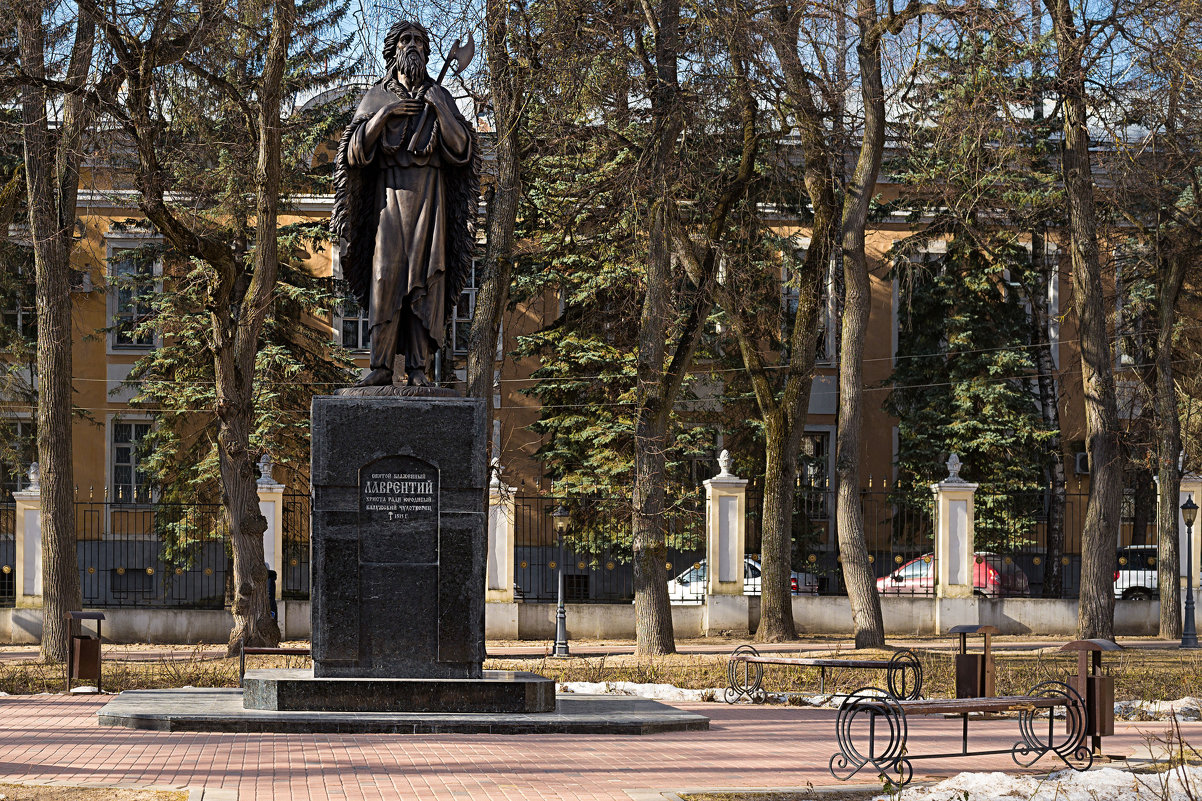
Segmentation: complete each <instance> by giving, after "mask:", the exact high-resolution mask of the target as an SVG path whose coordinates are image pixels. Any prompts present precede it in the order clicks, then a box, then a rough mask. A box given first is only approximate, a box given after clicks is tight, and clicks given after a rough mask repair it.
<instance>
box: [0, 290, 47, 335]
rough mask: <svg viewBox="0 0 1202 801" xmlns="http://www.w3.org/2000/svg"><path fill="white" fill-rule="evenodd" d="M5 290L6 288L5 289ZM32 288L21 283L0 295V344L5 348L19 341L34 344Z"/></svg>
mask: <svg viewBox="0 0 1202 801" xmlns="http://www.w3.org/2000/svg"><path fill="white" fill-rule="evenodd" d="M6 289H7V288H6ZM34 309H35V306H34V302H33V286H32V285H30V284H29V283H27V282H22V283H20V284H18V285H16V286H13V287H11V291H5V292H4V293H3V295H0V326H2V327H3V328H2V330H0V344H3V345H4V346H5V347H6V348H7V347H8V346H9V345H10V344H15V343H16V342H17V341H19V340H24V341H25V342H30V343H32V342H36V341H37V338H38V326H37V314H36V313H35V311H34Z"/></svg>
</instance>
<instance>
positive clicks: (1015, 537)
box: [884, 235, 1051, 550]
mask: <svg viewBox="0 0 1202 801" xmlns="http://www.w3.org/2000/svg"><path fill="white" fill-rule="evenodd" d="M1012 255H1014V256H1017V257H1018V258H1016V259H1013V260H1002V259H998V258H996V257H995V256H993V255H986V254H985V253H983V252H982V251H981V250H978V249H977V248H975V247H974V245H973V242H972V240H971V239H970V238H969V237H967V236H964V235H962V236H959V237H956V238H954V239H952V240H951V241H950V242H948V247H947V254H946V255H945V256H943V257H941V258H939V257H936V258H932V257H930V256H927V257H926V258H925V259H921V260H919V261H911V260H910V259H908V258H903V259H902V260H901V267H899V268H898V270H897V272H898V275H899V277H900V278H901V279H902V280H903V283H904V285H905V286H906V290H905V292H904V294H903V297H904V306H903V309H902V311H901V313H900V331H899V334H898V349H897V366H896V368H895V369H894V371H893V375H892V378H891V381H892V386H893V388H892V390H891V391H890V393H889V396H888V398H887V399H886V401H885V405H884V408H885V410H886V411H888V412H889V413H890V414H892V415H894V416H895V417H897V418H898V467H899V470H898V482H897V488H896V492H897V493H898V495H899V497H901V498H902V499H904V502H905V503H907V504H908V505H911V506H913V507H915V508H916V509H920V510H926V509H928V508H929V499H930V485H931V484H932V483H934V482H937V481H939V480H940V479H942V478H943V475H944V474H943V472H942V466H941V465H942V462H943V460H944V458H945V457H946V454H949V453H956V454H958V455H959V456H960V458H961V459H962V460H963V461H964V464H965V468H964V475H965V477H966V478H969V479H970V480H973V481H977V482H980V484H981V486H982V488H983V489H985V490H986V491H984V492H981V493H979V494H978V500H977V504H976V524H975V526H976V528H975V530H976V543H977V548H978V549H979V550H1002V549H1004V548H1006V547H1007V546H1014V545H1023V544H1028V545H1029V544H1032V543H1033V542H1034V535H1035V517H1034V512H1035V511H1036V510H1035V509H1024V510H1022V511H1024V512H1025V514H1020V515H1014V514H1012V511H1013V507H1012V506H1011V505H1010V503H1008V501H1010V500H1011V499H1013V498H1014V497H1016V496H1017V497H1019V498H1022V497H1024V496H1026V497H1031V496H1032V495H1033V494H1036V493H1038V492H1039V490H1040V489H1041V488H1042V471H1041V469H1040V465H1039V462H1038V460H1037V459H1033V458H1032V454H1038V453H1041V452H1042V450H1043V443H1044V441H1045V440H1046V439H1047V438H1048V437H1049V436H1050V434H1051V432H1048V431H1047V430H1046V429H1045V428H1044V427H1043V420H1042V418H1041V417H1040V415H1039V410H1038V408H1037V407H1036V405H1035V395H1034V393H1033V387H1032V373H1033V371H1034V369H1035V365H1034V362H1033V360H1032V359H1031V355H1030V349H1029V348H1028V347H1027V345H1028V344H1029V340H1028V326H1027V310H1026V309H1025V308H1024V306H1023V305H1022V303H1021V302H1020V300H1019V298H1018V296H1017V294H1016V293H1015V292H1014V290H1013V289H1012V288H1011V286H1010V281H1009V278H1010V275H1009V274H1010V271H1011V270H1015V271H1017V270H1018V269H1021V268H1022V267H1023V266H1024V261H1025V253H1021V254H1020V253H1015V254H1012ZM1038 509H1039V510H1042V503H1040V504H1039V505H1038Z"/></svg>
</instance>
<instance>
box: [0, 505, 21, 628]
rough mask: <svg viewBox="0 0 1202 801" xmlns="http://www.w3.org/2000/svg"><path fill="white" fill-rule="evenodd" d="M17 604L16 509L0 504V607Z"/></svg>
mask: <svg viewBox="0 0 1202 801" xmlns="http://www.w3.org/2000/svg"><path fill="white" fill-rule="evenodd" d="M16 603H17V507H16V506H15V505H14V504H11V503H0V607H6V606H14V605H16Z"/></svg>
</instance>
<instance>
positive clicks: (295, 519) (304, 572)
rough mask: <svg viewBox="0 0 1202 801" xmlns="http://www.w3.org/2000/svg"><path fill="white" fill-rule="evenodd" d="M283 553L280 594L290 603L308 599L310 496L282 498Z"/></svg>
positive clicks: (296, 494)
mask: <svg viewBox="0 0 1202 801" xmlns="http://www.w3.org/2000/svg"><path fill="white" fill-rule="evenodd" d="M281 522H282V524H283V529H284V538H283V539H284V553H283V554H282V559H281V561H282V569H281V571H280V581H281V582H283V584H282V585H281V588H280V590H281V594H282V595H283V596H284V597H285V598H287V599H289V600H308V598H309V496H308V495H303V494H300V493H290V494H287V495H285V496H284V514H283V519H282V521H281Z"/></svg>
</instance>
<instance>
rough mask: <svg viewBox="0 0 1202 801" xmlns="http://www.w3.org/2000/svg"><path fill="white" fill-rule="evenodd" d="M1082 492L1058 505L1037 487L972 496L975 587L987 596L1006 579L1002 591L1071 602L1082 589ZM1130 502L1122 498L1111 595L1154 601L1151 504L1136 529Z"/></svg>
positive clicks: (1052, 496)
mask: <svg viewBox="0 0 1202 801" xmlns="http://www.w3.org/2000/svg"><path fill="white" fill-rule="evenodd" d="M1088 502H1089V494H1088V493H1087V492H1081V491H1079V490H1078V491H1076V492H1066V493H1064V495H1063V496H1062V499H1061V500H1059V501H1058V500H1057V498H1056V496H1055V494H1054V493H1052V492H1051V491H1047V490H1041V491H1037V492H1030V493H1012V494H1009V495H990V494H982V493H978V494H977V496H976V498H975V499H974V505H975V517H976V519H975V535H976V543H977V554H976V560H975V563H976V565H975V575H974V584H975V585H976V589H977V591H978V592H980V593H981V594H983V595H986V596H993V595H995V594H996V593H994V592H993V591H992V589H991V587H992V584H993V583H994V582H996V581H998V580H1000V581H1002V582H1003V583H1004V582H1007V581H1009V582H1012V583H1013V584H1014V585H1015V586H1014V591H1012V592H1009V593H1003V594H1010V595H1030V596H1032V597H1042V598H1076V597H1078V595H1079V593H1080V589H1081V534H1082V531H1083V530H1084V528H1085V511H1086V506H1087V504H1088ZM1135 517H1136V516H1135V514H1134V497H1133V496H1132V495H1131V494H1130V493H1128V494H1127V495H1126V496H1125V497H1124V499H1123V515H1122V520H1121V527H1120V531H1119V543H1118V553H1117V559H1116V563H1115V567H1116V571H1115V579H1114V592H1115V597H1116V598H1128V599H1148V598H1156V597H1159V592H1158V581H1159V579H1158V572H1157V571H1158V568H1157V542H1158V537H1157V532H1156V516H1155V509H1154V506H1153V508H1152V510H1151V512H1150V513H1147V514H1144V515H1143V518H1144V522H1143V525H1142V526H1139V529H1140V530H1136V528H1137V524H1136V520H1135Z"/></svg>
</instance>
